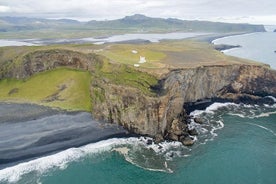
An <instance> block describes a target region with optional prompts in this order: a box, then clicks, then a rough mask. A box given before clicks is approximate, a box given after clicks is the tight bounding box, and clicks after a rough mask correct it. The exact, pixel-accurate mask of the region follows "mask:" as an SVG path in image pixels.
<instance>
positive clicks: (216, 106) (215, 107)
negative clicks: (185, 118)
mask: <svg viewBox="0 0 276 184" xmlns="http://www.w3.org/2000/svg"><path fill="white" fill-rule="evenodd" d="M227 106H237V107H238V106H239V105H238V104H235V103H230V102H229V103H218V102H215V103H213V104H212V105H210V106H209V107H207V108H206V109H205V110H195V111H193V112H191V113H190V115H192V116H194V117H197V116H199V115H201V114H203V113H210V114H214V113H215V111H217V110H218V109H220V108H222V107H227Z"/></svg>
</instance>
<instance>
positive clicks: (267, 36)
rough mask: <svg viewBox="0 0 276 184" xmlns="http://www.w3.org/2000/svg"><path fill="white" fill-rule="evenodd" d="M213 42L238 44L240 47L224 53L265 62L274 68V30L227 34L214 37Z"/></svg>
mask: <svg viewBox="0 0 276 184" xmlns="http://www.w3.org/2000/svg"><path fill="white" fill-rule="evenodd" d="M213 43H214V44H229V45H240V46H241V47H240V48H234V49H230V50H226V51H224V53H225V54H227V55H231V56H237V57H242V58H246V59H251V60H255V61H260V62H263V63H267V64H269V65H270V66H271V67H272V68H274V69H276V52H275V51H276V32H259V33H251V34H244V35H236V36H229V37H224V38H220V39H216V40H214V41H213Z"/></svg>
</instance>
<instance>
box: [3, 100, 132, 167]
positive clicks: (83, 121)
mask: <svg viewBox="0 0 276 184" xmlns="http://www.w3.org/2000/svg"><path fill="white" fill-rule="evenodd" d="M0 130H1V131H0V169H1V168H4V167H7V166H9V165H13V164H15V163H17V162H20V161H23V160H26V159H32V158H35V157H38V156H42V155H45V154H49V153H53V152H56V151H59V150H64V149H67V148H71V147H78V146H82V145H85V144H88V143H92V142H97V141H100V140H103V139H107V138H111V137H126V136H129V134H128V132H127V131H126V130H124V129H123V128H122V127H119V126H118V125H114V124H106V123H100V122H97V121H95V120H93V119H92V117H91V115H90V113H87V112H65V111H59V110H54V109H51V108H47V107H43V106H38V105H30V104H6V103H0Z"/></svg>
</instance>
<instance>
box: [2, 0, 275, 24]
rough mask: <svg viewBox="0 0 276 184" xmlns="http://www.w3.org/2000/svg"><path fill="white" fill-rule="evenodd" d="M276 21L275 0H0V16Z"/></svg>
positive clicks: (260, 22)
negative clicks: (139, 16)
mask: <svg viewBox="0 0 276 184" xmlns="http://www.w3.org/2000/svg"><path fill="white" fill-rule="evenodd" d="M137 13H139V14H144V15H147V16H150V17H163V18H169V17H172V18H179V19H199V20H211V21H225V22H249V23H258V24H275V25H276V0H1V1H0V16H25V17H40V18H73V19H78V20H92V19H93V20H105V19H117V18H122V17H124V16H126V15H132V14H137Z"/></svg>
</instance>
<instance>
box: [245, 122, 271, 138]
mask: <svg viewBox="0 0 276 184" xmlns="http://www.w3.org/2000/svg"><path fill="white" fill-rule="evenodd" d="M246 123H247V124H249V125H253V126H257V127H259V128H262V129H264V130H266V131H268V132H270V133H272V134H273V135H274V136H276V133H275V132H274V131H273V130H271V129H269V128H266V127H264V126H262V125H258V124H255V123H248V122H246Z"/></svg>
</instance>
